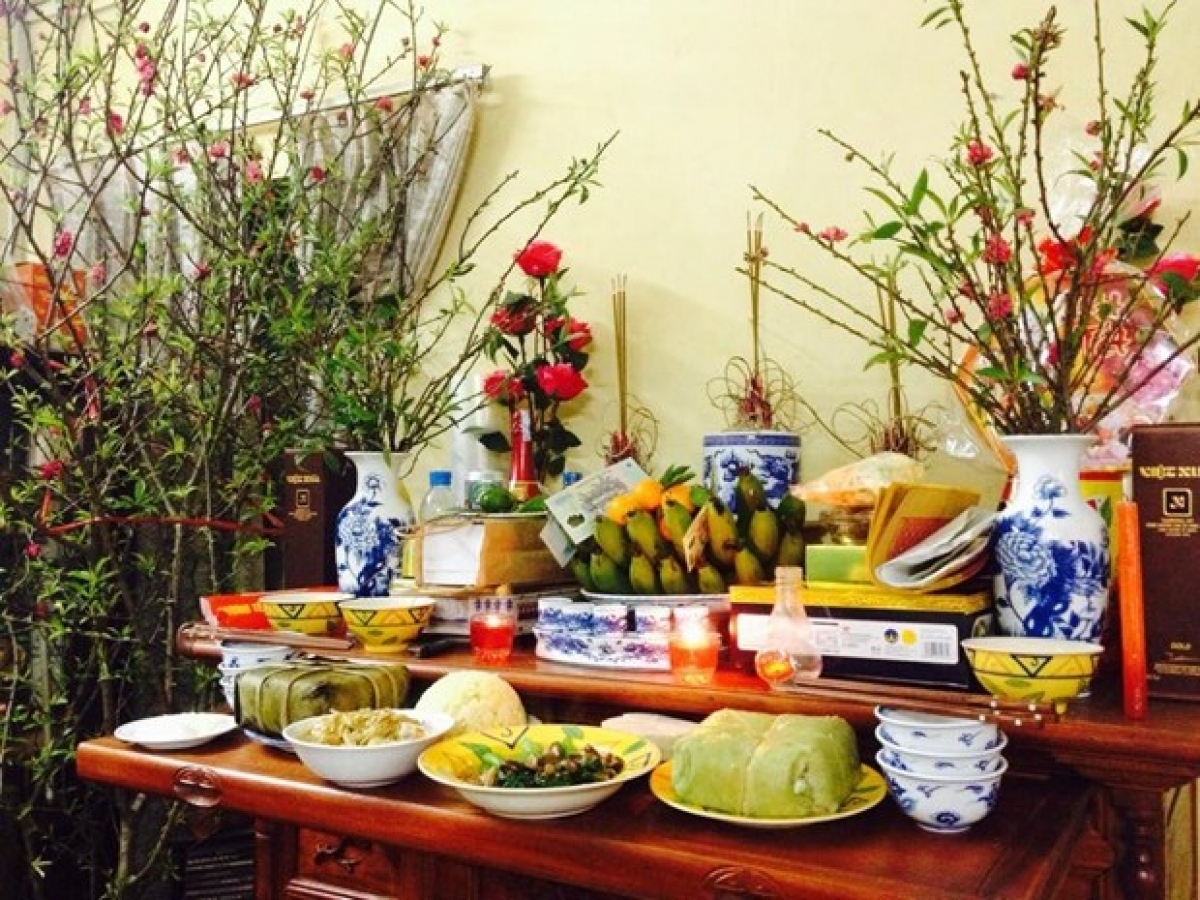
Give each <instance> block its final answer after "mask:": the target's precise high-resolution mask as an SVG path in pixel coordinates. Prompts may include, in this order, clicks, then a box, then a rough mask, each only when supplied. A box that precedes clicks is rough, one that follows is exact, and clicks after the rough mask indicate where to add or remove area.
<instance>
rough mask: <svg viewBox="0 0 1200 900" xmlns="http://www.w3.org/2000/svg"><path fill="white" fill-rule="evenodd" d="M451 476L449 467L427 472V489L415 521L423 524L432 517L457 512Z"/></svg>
mask: <svg viewBox="0 0 1200 900" xmlns="http://www.w3.org/2000/svg"><path fill="white" fill-rule="evenodd" d="M452 482H453V476H452V475H451V474H450V470H449V469H434V470H433V471H432V472H430V473H429V490H428V491H426V492H425V498H424V499H423V500H422V501H421V509H420V511H419V512H418V513H417V521H418V522H420V523H421V524H422V525H424V524H425V523H426V522H432V521H433V520H434V519H437V518H440V517H442V516H447V515H450V514H452V513H456V512H458V502H457V501H456V500H455V498H454V491H453V489H452V488H451V484H452Z"/></svg>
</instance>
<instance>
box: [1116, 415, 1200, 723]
mask: <svg viewBox="0 0 1200 900" xmlns="http://www.w3.org/2000/svg"><path fill="white" fill-rule="evenodd" d="M1132 450H1133V499H1134V500H1135V501H1136V502H1137V506H1138V532H1139V537H1140V539H1141V550H1142V593H1143V602H1144V603H1145V611H1146V669H1147V678H1148V685H1147V687H1148V690H1149V693H1150V694H1151V695H1152V696H1158V697H1174V698H1177V699H1185V700H1197V699H1200V602H1198V601H1197V585H1198V584H1200V425H1196V424H1192V425H1184V424H1179V425H1174V424H1172V425H1145V426H1139V427H1137V428H1134V429H1133V436H1132ZM1117 599H1118V601H1119V600H1120V598H1119V597H1118V598H1117ZM1109 614H1110V615H1116V607H1115V606H1114V607H1112V608H1111V610H1110V613H1109Z"/></svg>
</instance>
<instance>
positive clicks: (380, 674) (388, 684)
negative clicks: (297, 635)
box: [234, 660, 408, 737]
mask: <svg viewBox="0 0 1200 900" xmlns="http://www.w3.org/2000/svg"><path fill="white" fill-rule="evenodd" d="M407 695H408V669H407V668H406V667H405V666H403V665H400V664H387V665H383V664H380V665H376V664H371V663H352V662H337V663H334V662H317V661H297V660H294V661H291V662H286V663H279V664H277V665H269V666H260V667H258V668H254V669H247V670H246V671H244V672H242V673H240V674H239V675H238V676H237V683H236V688H235V694H234V698H235V699H234V717H235V718H236V719H237V723H238V724H239V725H241V726H242V727H244V728H249V729H250V730H251V731H256V732H259V733H261V734H265V735H268V736H271V737H278V736H279V735H280V734H281V733H282V732H283V729H284V728H285V727H286V726H287V725H289V724H291V723H292V722H298V721H299V720H300V719H307V718H308V717H309V716H320V715H324V714H325V713H327V712H333V711H334V710H340V711H342V712H352V711H354V710H356V709H380V708H383V707H400V706H403V705H404V700H405V697H406V696H407Z"/></svg>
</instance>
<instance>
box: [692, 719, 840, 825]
mask: <svg viewBox="0 0 1200 900" xmlns="http://www.w3.org/2000/svg"><path fill="white" fill-rule="evenodd" d="M860 769H861V767H860V764H859V758H858V745H857V743H856V741H855V736H854V730H853V729H852V728H851V727H850V725H849V724H848V723H847V722H846V721H845V720H844V719H841V718H838V717H837V716H800V715H780V716H773V715H770V714H768V713H759V712H745V711H740V710H734V709H722V710H718V711H717V712H714V713H712V714H711V715H710V716H709V717H708V718H706V719H705V720H704V721H703V722H701V723H700V725H699V726H698V727H697V728H696V729H694V730H693V731H692V732H690V733H689V734H687V735H685V736H684V737H682V738H680V740H679V741H677V742H676V744H675V749H674V756H673V758H672V763H671V779H672V785H673V787H674V788H675V793H676V794H677V795H678V796H679V798H680V799H681V800H682V801H684V802H685V803H688V804H691V805H693V806H701V807H705V808H707V809H711V810H715V811H717V812H723V813H730V814H733V815H739V816H748V817H753V818H764V819H775V818H780V819H783V818H804V817H808V816H818V815H826V814H829V813H833V812H836V811H837V810H838V808H839V807H841V805H842V803H844V802H845V800H846V798H847V797H849V796H850V793H851V792H852V791H853V790H854V788H855V786H856V785H857V784H858V782H859V778H860V774H861V773H860Z"/></svg>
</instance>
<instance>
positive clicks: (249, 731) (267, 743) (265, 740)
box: [242, 725, 296, 756]
mask: <svg viewBox="0 0 1200 900" xmlns="http://www.w3.org/2000/svg"><path fill="white" fill-rule="evenodd" d="M242 733H243V734H245V735H246V737H248V738H250V740H252V741H254V742H255V743H256V744H262V745H263V746H264V747H270V748H271V749H272V750H281V751H283V752H284V753H290V754H292V756H295V755H296V748H295V747H293V746H292V745H291V742H290V741H285V740H284V739H283V738H281V737H278V738H276V737H271V736H270V735H267V734H263V733H262V732H261V731H255V730H254V729H253V728H247V727H246V726H244V725H243V726H242Z"/></svg>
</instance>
